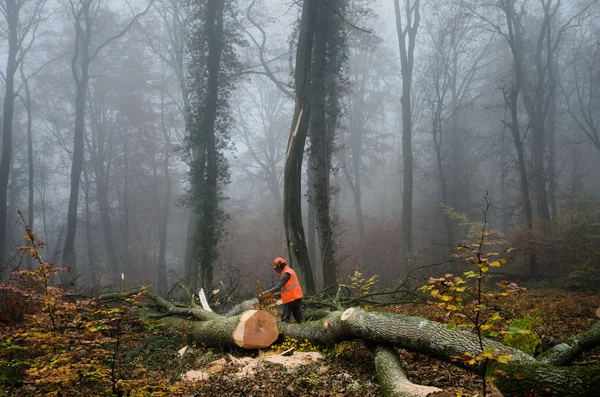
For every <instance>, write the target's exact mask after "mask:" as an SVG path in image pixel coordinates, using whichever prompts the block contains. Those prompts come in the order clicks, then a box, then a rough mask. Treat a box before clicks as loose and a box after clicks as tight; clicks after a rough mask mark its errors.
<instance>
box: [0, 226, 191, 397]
mask: <svg viewBox="0 0 600 397" xmlns="http://www.w3.org/2000/svg"><path fill="white" fill-rule="evenodd" d="M24 229H25V231H26V236H25V239H26V240H27V241H28V245H24V246H21V247H18V249H19V250H20V251H22V252H23V253H24V254H25V255H30V256H32V257H33V258H34V259H35V260H36V262H37V263H36V266H37V267H36V268H35V269H32V270H21V269H19V268H16V269H14V270H13V272H12V276H11V279H10V280H9V281H7V282H2V283H0V290H1V291H2V293H3V296H4V300H3V301H2V304H3V305H6V304H7V302H10V301H11V300H16V301H17V302H18V303H19V304H20V306H19V310H20V311H18V312H17V311H15V312H14V313H13V314H15V315H14V316H12V318H10V319H9V320H10V321H6V320H5V322H4V324H3V325H2V326H0V396H2V395H3V394H4V395H8V393H10V395H15V396H19V395H35V396H37V395H58V394H61V395H69V396H83V395H85V396H90V395H91V396H96V395H128V396H142V395H151V394H152V395H178V394H180V393H182V392H183V391H184V390H185V388H186V385H185V384H183V383H178V382H175V383H171V382H170V381H172V380H176V379H177V378H178V375H179V374H180V373H181V368H180V367H178V366H177V365H179V364H177V365H175V366H174V365H173V363H178V360H177V359H176V356H175V353H174V352H176V346H177V345H178V344H179V343H180V339H179V336H178V335H169V334H165V335H163V334H162V332H161V331H159V330H158V329H157V328H156V324H155V323H154V322H152V321H149V320H147V319H143V318H142V317H140V316H138V315H136V312H137V308H138V307H139V305H140V303H141V301H142V300H143V299H144V289H142V290H141V291H140V292H139V293H138V294H136V295H134V296H129V297H126V298H123V299H118V300H116V301H113V302H111V303H110V304H105V302H103V301H102V299H100V298H98V297H97V298H94V299H81V298H80V297H79V296H75V295H74V294H72V293H69V292H67V291H65V290H63V289H62V287H61V286H60V285H53V284H52V283H51V279H52V277H53V276H54V275H55V274H56V273H57V272H58V271H59V270H68V269H61V268H58V267H56V266H54V265H53V264H50V263H48V262H45V261H44V260H43V259H42V257H41V255H40V251H41V249H42V248H43V247H44V243H43V242H41V241H38V240H37V238H36V237H35V235H34V234H33V232H32V230H31V229H30V228H29V227H27V226H24ZM167 335H169V336H167Z"/></svg>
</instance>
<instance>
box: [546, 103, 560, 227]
mask: <svg viewBox="0 0 600 397" xmlns="http://www.w3.org/2000/svg"><path fill="white" fill-rule="evenodd" d="M550 100H551V101H552V103H551V105H550V112H549V114H548V116H549V119H548V151H549V152H550V154H549V156H548V198H549V201H550V217H551V219H556V215H557V211H558V210H557V208H556V95H552V98H551V99H550Z"/></svg>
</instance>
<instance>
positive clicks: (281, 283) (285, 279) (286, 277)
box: [263, 273, 290, 294]
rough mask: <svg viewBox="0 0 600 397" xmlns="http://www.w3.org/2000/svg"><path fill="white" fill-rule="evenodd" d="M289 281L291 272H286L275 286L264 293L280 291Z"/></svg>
mask: <svg viewBox="0 0 600 397" xmlns="http://www.w3.org/2000/svg"><path fill="white" fill-rule="evenodd" d="M288 281H290V274H289V273H284V274H283V277H281V280H279V282H278V283H277V284H275V286H274V287H273V288H271V289H268V290H266V291H265V292H263V294H268V293H270V292H275V291H279V290H280V289H281V288H283V286H284V285H285V283H287V282H288Z"/></svg>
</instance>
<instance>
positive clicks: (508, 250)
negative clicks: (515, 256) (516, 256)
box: [506, 248, 516, 252]
mask: <svg viewBox="0 0 600 397" xmlns="http://www.w3.org/2000/svg"><path fill="white" fill-rule="evenodd" d="M515 250H516V248H509V249H507V250H506V252H513V251H515Z"/></svg>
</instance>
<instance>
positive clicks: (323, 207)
mask: <svg viewBox="0 0 600 397" xmlns="http://www.w3.org/2000/svg"><path fill="white" fill-rule="evenodd" d="M332 6H333V7H335V8H336V9H339V8H340V7H338V6H337V5H336V4H332ZM330 13H331V11H330V10H329V8H327V7H325V6H324V5H323V4H320V5H319V10H318V15H317V25H316V26H317V27H316V30H315V38H314V50H313V67H312V69H313V72H312V76H311V77H312V79H313V80H312V88H311V89H312V98H313V108H314V111H313V114H312V115H311V120H310V127H309V137H310V152H309V153H310V156H309V167H310V168H309V175H310V176H311V180H310V184H311V185H310V187H309V189H310V196H309V199H310V203H311V205H312V206H313V207H314V212H315V213H314V215H315V221H316V222H315V223H316V229H317V234H318V236H319V239H318V241H319V253H320V257H321V265H320V266H316V265H315V266H314V268H315V269H319V270H320V271H322V277H321V275H320V274H317V273H315V274H316V278H317V280H319V279H321V278H322V280H323V283H324V284H323V285H324V286H325V287H327V286H331V285H335V284H336V276H335V259H334V244H335V242H334V234H333V227H332V221H331V214H330V209H331V158H332V153H333V144H334V139H335V129H336V125H337V117H338V108H339V103H338V102H339V101H338V95H339V94H338V92H339V91H340V90H339V87H338V84H337V81H336V79H338V78H339V77H338V76H336V74H337V73H338V72H339V71H338V70H337V69H338V68H339V65H337V63H338V62H339V58H340V57H341V56H342V55H341V54H340V52H342V51H343V45H340V44H339V43H336V42H335V40H336V37H337V36H339V34H338V32H336V30H335V29H336V22H335V21H334V20H333V19H332V18H331V16H330ZM309 235H310V234H309Z"/></svg>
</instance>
